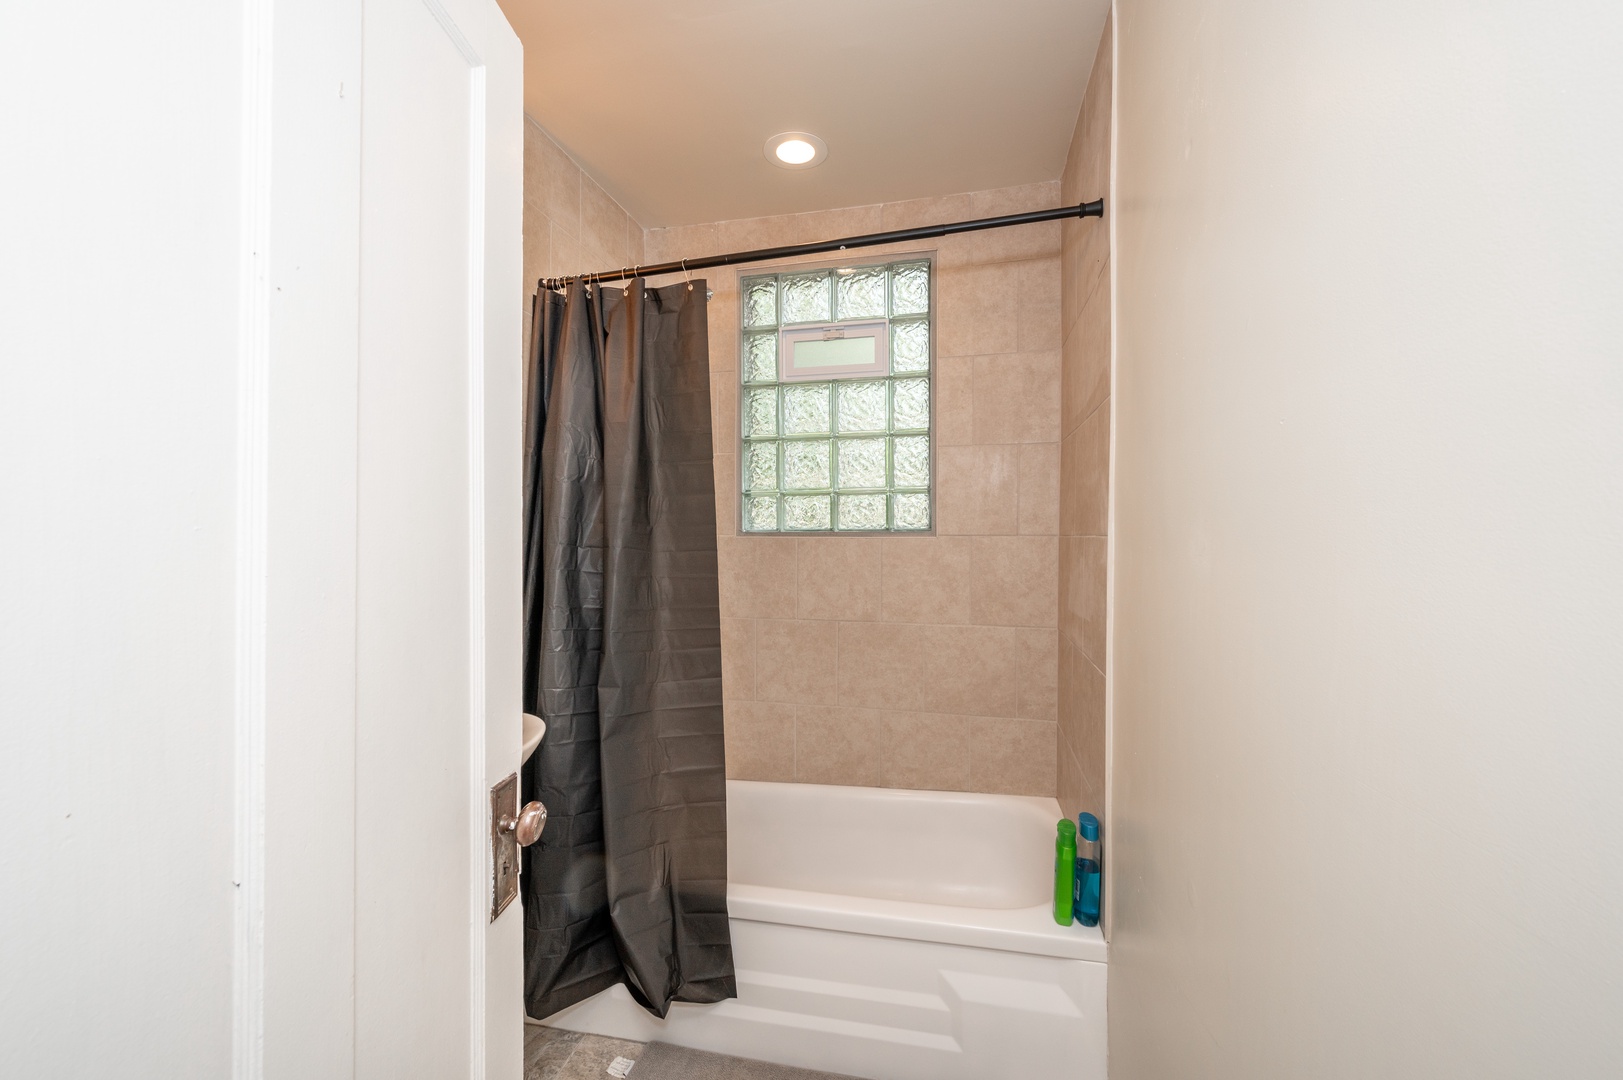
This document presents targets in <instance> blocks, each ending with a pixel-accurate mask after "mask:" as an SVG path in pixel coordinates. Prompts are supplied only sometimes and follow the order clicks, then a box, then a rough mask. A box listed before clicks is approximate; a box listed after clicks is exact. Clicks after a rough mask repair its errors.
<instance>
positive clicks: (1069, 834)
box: [1054, 818, 1076, 926]
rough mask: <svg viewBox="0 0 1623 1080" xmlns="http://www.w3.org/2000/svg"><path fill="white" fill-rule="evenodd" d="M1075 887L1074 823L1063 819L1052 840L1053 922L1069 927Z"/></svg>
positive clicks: (1068, 819)
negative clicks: (1057, 832) (1056, 834)
mask: <svg viewBox="0 0 1623 1080" xmlns="http://www.w3.org/2000/svg"><path fill="white" fill-rule="evenodd" d="M1075 886H1076V822H1074V821H1072V820H1071V819H1070V818H1063V819H1061V820H1060V823H1059V835H1058V836H1057V837H1055V838H1054V921H1055V922H1057V923H1059V924H1060V925H1061V926H1070V925H1071V896H1072V892H1073V891H1074V889H1075Z"/></svg>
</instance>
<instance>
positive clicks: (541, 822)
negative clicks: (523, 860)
mask: <svg viewBox="0 0 1623 1080" xmlns="http://www.w3.org/2000/svg"><path fill="white" fill-rule="evenodd" d="M546 827H547V808H546V807H544V806H542V805H541V804H540V803H538V802H528V803H525V804H524V805H523V806H522V807H521V808H520V809H519V812H518V816H517V817H514V816H513V815H512V814H503V815H502V816H501V820H499V821H497V822H496V831H497V832H500V833H512V834H513V839H514V840H516V841H518V846H519V847H529V846H530V845H531V844H533V843H535V842H536V841H537V840H539V839H541V830H542V829H544V828H546Z"/></svg>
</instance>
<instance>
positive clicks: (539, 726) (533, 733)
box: [519, 713, 547, 762]
mask: <svg viewBox="0 0 1623 1080" xmlns="http://www.w3.org/2000/svg"><path fill="white" fill-rule="evenodd" d="M546 733H547V722H546V721H545V720H543V719H541V718H540V717H539V716H536V715H535V714H534V713H525V714H524V756H523V757H522V758H520V759H519V761H520V762H525V761H529V760H530V755H531V754H533V753H535V748H536V747H538V746H540V745H541V737H542V736H543V735H545V734H546Z"/></svg>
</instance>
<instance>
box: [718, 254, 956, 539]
mask: <svg viewBox="0 0 1623 1080" xmlns="http://www.w3.org/2000/svg"><path fill="white" fill-rule="evenodd" d="M931 274H932V267H931V264H930V262H929V261H928V260H924V259H918V258H912V259H906V260H903V261H898V262H894V263H890V264H888V265H882V266H858V267H849V268H841V269H835V270H792V271H784V272H783V273H780V274H763V275H757V276H750V277H746V278H744V279H743V281H742V283H741V289H740V294H741V296H742V297H743V304H742V316H743V317H742V319H741V320H740V322H741V323H742V328H741V330H742V340H741V341H740V343H739V364H738V369H739V379H740V381H741V382H742V386H741V387H740V389H739V410H738V412H739V420H740V426H741V430H740V432H739V438H740V443H741V445H740V448H739V455H738V461H739V483H740V500H739V502H740V507H741V516H742V523H743V528H744V531H745V532H751V533H807V532H832V533H844V532H920V531H926V530H928V529H929V528H930V527H931V518H932V510H933V507H932V496H931V488H932V479H931V478H932V461H933V460H934V458H933V454H932V448H931V443H930V417H931V381H932V380H931V370H930V361H931V349H930V320H931V315H932V312H931V309H930V307H931V288H930V284H931V282H930V277H931ZM876 324H877V326H876ZM847 329H849V330H850V332H851V334H852V335H853V336H855V335H857V334H858V333H859V332H860V333H861V334H862V335H867V336H869V337H872V336H874V335H875V334H880V333H882V336H881V337H877V338H875V344H874V346H873V349H872V350H871V351H870V352H869V354H868V355H869V356H870V357H873V358H874V363H873V364H872V365H871V367H870V369H868V370H861V371H860V374H857V375H848V376H847V377H841V376H840V374H839V372H838V371H830V372H829V377H828V378H826V379H824V378H823V377H822V376H823V372H822V371H821V370H816V369H812V370H810V371H808V370H807V368H806V367H805V366H804V364H803V363H802V362H801V361H797V363H802V366H801V367H799V368H792V367H791V365H790V356H791V350H793V349H794V348H795V347H796V345H797V344H799V343H801V342H804V341H805V340H806V339H807V338H808V337H812V338H821V339H822V341H821V345H822V347H824V348H825V349H827V350H828V352H827V355H829V356H833V355H835V352H834V346H842V347H843V346H852V345H855V344H856V343H855V342H850V341H843V340H837V339H842V338H843V337H844V336H845V333H846V330H847ZM808 331H809V332H810V333H809V334H808ZM802 355H803V356H804V355H807V354H806V353H803V354H802ZM841 355H844V354H843V353H842V354H841ZM848 370H854V369H848Z"/></svg>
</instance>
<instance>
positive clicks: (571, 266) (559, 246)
mask: <svg viewBox="0 0 1623 1080" xmlns="http://www.w3.org/2000/svg"><path fill="white" fill-rule="evenodd" d="M551 228H552V269H551V270H550V272H549V273H548V274H547V276H548V277H566V276H568V275H570V274H586V273H590V272H592V271H593V270H602V269H604V267H601V266H587V265H586V256H585V255H584V254H583V253H582V251H581V246H580V238H579V237H577V236H576V235H575V234H573V233H571V232H568V231H567V230H565V229H564V228H562V227H561V226H560V225H559V224H558V221H557V219H556V218H554V219H552V226H551Z"/></svg>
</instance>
